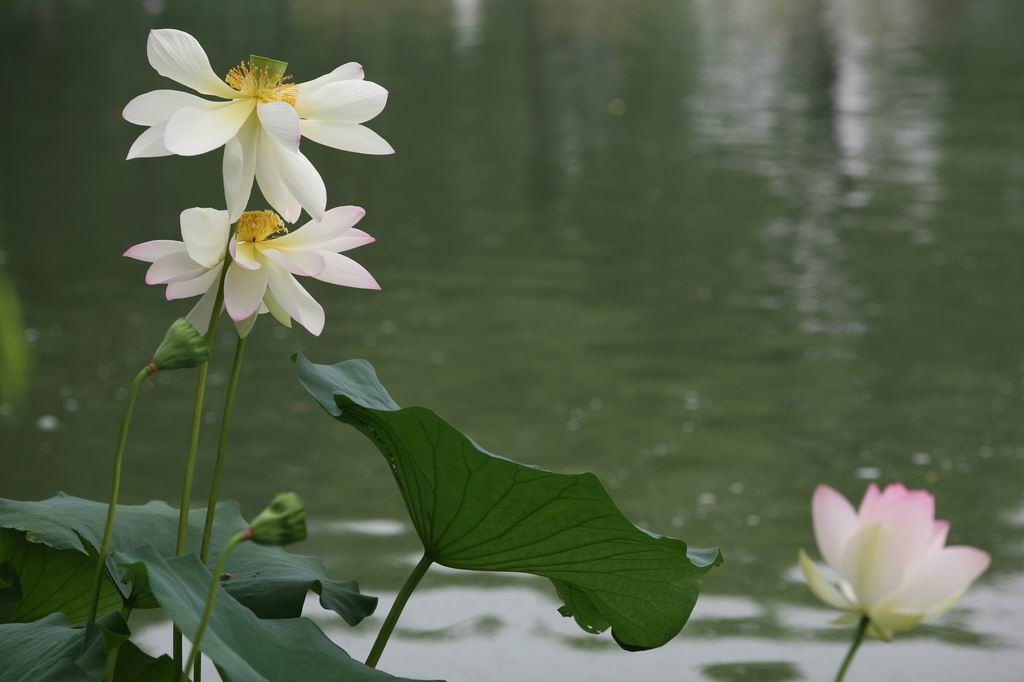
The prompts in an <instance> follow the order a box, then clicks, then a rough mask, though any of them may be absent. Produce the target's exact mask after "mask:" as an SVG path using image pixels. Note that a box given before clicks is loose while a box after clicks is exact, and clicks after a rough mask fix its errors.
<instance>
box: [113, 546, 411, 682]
mask: <svg viewBox="0 0 1024 682" xmlns="http://www.w3.org/2000/svg"><path fill="white" fill-rule="evenodd" d="M114 559H115V561H117V562H119V563H120V564H122V565H123V566H125V567H127V568H129V569H130V571H132V572H133V573H134V572H140V571H145V572H146V573H147V575H148V581H149V585H150V587H151V588H152V590H153V593H154V594H155V595H156V598H157V600H158V601H159V602H160V605H161V606H163V608H164V610H165V611H166V612H167V613H168V614H170V616H171V619H172V620H173V621H174V622H175V624H177V626H178V627H179V628H180V629H181V631H182V632H183V633H184V634H185V636H186V637H188V638H190V639H191V638H192V637H194V636H195V632H196V629H197V628H198V626H199V621H200V620H201V619H202V613H203V608H204V606H205V603H206V598H207V594H208V593H209V589H210V581H211V580H212V576H211V574H210V572H209V570H207V568H206V567H205V566H203V565H202V564H201V563H200V562H199V559H198V558H197V557H196V556H195V555H194V554H186V555H184V556H179V557H174V558H172V559H164V558H163V557H162V556H161V555H160V553H159V552H157V550H156V549H155V548H153V547H152V546H144V547H138V548H136V549H134V550H131V551H129V552H124V553H119V554H117V555H115V557H114ZM202 651H203V653H204V654H205V655H206V656H208V657H209V658H210V659H211V660H213V662H214V663H216V664H217V666H218V667H220V668H221V669H222V670H224V672H225V673H226V674H227V676H228V677H229V678H230V679H232V680H245V682H262V681H267V682H278V681H280V682H292V681H294V680H337V681H338V682H385V681H388V680H390V681H395V680H402V678H396V677H393V676H391V675H389V674H387V673H385V672H381V671H379V670H375V669H373V668H370V667H368V666H366V665H363V664H362V663H360V662H359V661H356V660H355V659H353V658H352V657H351V656H349V655H348V654H347V653H345V651H344V650H343V649H341V648H340V647H338V645H336V644H335V643H334V642H332V641H331V640H330V639H328V638H327V635H325V634H324V633H323V632H322V631H321V630H320V628H318V627H317V626H316V625H315V624H314V623H313V621H311V620H308V619H306V618H287V619H278V620H261V619H259V618H257V617H256V616H255V615H254V614H253V612H252V611H250V610H248V609H246V608H243V607H242V605H241V604H240V603H239V602H238V601H236V600H235V599H234V598H233V597H232V596H231V594H229V593H227V592H221V593H220V595H219V596H218V598H217V603H216V605H215V606H214V609H213V615H212V617H211V618H210V623H209V625H208V627H207V630H206V634H205V636H204V637H203V641H202ZM404 682H409V681H407V680H405V681H404Z"/></svg>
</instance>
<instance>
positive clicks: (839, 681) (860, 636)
mask: <svg viewBox="0 0 1024 682" xmlns="http://www.w3.org/2000/svg"><path fill="white" fill-rule="evenodd" d="M870 622H871V620H870V619H869V618H868V617H867V616H861V619H860V622H859V623H858V624H857V631H856V633H855V634H854V636H853V643H852V644H851V645H850V650H849V651H847V652H846V658H844V659H843V663H842V665H840V666H839V672H837V673H836V680H835V682H843V678H845V677H846V671H847V670H849V668H850V663H851V662H852V661H853V657H854V655H856V653H857V649H859V648H860V645H861V643H862V642H863V641H864V633H865V632H867V629H868V624H869V623H870Z"/></svg>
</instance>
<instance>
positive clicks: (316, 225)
mask: <svg viewBox="0 0 1024 682" xmlns="http://www.w3.org/2000/svg"><path fill="white" fill-rule="evenodd" d="M364 215H366V211H365V210H364V209H362V208H360V207H359V206H336V207H335V208H332V209H331V210H329V211H325V212H324V217H323V218H322V219H321V220H310V221H309V222H308V223H306V224H304V225H302V226H301V227H299V228H297V229H295V230H293V231H292V232H289V233H288V234H286V235H285V236H283V237H278V238H277V239H275V240H274V248H275V249H304V250H323V251H334V250H336V249H331V248H328V247H327V244H329V243H331V242H332V241H333V240H336V239H339V238H341V237H343V236H345V235H347V234H348V233H349V232H351V231H352V226H353V225H355V224H356V223H358V222H359V221H360V220H362V218H363V216H364Z"/></svg>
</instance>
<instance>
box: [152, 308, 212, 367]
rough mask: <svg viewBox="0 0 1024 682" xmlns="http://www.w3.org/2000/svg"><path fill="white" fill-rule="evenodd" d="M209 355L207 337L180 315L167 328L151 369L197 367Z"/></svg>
mask: <svg viewBox="0 0 1024 682" xmlns="http://www.w3.org/2000/svg"><path fill="white" fill-rule="evenodd" d="M209 357H210V347H209V346H207V345H206V339H204V338H203V335H202V334H200V333H199V330H198V329H196V328H195V327H193V326H192V323H191V322H189V321H188V320H186V319H185V318H184V317H179V318H178V319H177V320H175V321H174V323H173V324H171V326H170V327H169V328H168V329H167V333H166V334H165V335H164V340H163V341H161V342H160V347H159V348H157V349H156V353H154V354H153V360H152V361H151V362H150V363H149V371H150V373H151V374H152V373H153V372H155V371H157V370H160V369H182V368H184V367H195V366H196V365H201V364H203V363H204V362H206V361H207V360H208V359H209Z"/></svg>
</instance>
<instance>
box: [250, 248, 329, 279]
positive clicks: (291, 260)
mask: <svg viewBox="0 0 1024 682" xmlns="http://www.w3.org/2000/svg"><path fill="white" fill-rule="evenodd" d="M274 241H276V240H274ZM260 251H261V253H262V254H263V255H264V256H266V257H267V258H269V259H270V260H272V261H274V264H275V265H277V266H278V267H279V268H281V269H282V270H286V271H288V272H290V273H292V274H293V275H302V276H304V277H315V276H317V275H319V274H320V273H321V272H322V271H323V269H324V267H325V262H324V258H323V256H321V255H320V254H318V253H316V252H315V251H301V250H299V249H289V250H287V251H284V250H280V251H279V250H278V249H275V248H273V247H270V246H265V247H263V248H261V249H260Z"/></svg>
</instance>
